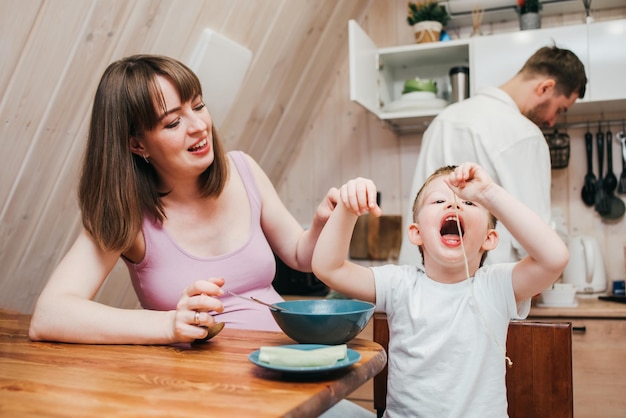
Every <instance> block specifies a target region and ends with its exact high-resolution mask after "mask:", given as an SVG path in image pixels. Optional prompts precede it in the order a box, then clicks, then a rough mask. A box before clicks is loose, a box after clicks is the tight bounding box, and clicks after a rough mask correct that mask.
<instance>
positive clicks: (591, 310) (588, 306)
mask: <svg viewBox="0 0 626 418" xmlns="http://www.w3.org/2000/svg"><path fill="white" fill-rule="evenodd" d="M577 299H578V306H577V307H574V308H569V307H566V308H560V307H559V308H540V307H538V306H536V304H535V303H534V302H533V306H532V308H531V309H530V314H529V315H528V318H529V319H531V318H546V317H548V318H596V319H601V318H605V319H626V303H618V302H608V301H604V300H599V299H598V297H597V296H578V297H577Z"/></svg>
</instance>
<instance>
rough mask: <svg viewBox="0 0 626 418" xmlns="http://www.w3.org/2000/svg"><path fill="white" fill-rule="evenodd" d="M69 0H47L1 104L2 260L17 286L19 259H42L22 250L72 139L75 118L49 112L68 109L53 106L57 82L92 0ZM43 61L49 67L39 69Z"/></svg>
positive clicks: (10, 298)
mask: <svg viewBox="0 0 626 418" xmlns="http://www.w3.org/2000/svg"><path fill="white" fill-rule="evenodd" d="M66 3H67V2H65V1H48V2H46V3H45V4H44V5H43V7H42V9H41V12H40V13H41V15H40V18H38V19H37V21H36V25H35V26H34V27H33V28H32V32H31V33H32V35H31V37H30V40H29V42H28V43H27V45H26V48H25V49H24V50H23V51H22V56H21V57H20V59H19V63H18V66H17V67H16V68H15V74H16V77H15V78H14V79H13V80H12V82H11V84H10V85H9V86H8V88H7V91H6V92H5V97H6V98H5V100H4V101H3V106H2V108H0V118H1V119H2V120H3V121H6V122H5V123H3V126H2V128H0V129H2V134H1V135H2V137H3V138H7V139H10V140H9V141H7V142H6V143H5V144H4V145H5V152H4V153H3V154H2V155H3V157H1V158H2V159H3V160H5V161H3V163H2V165H3V171H4V174H3V178H4V179H5V180H4V181H2V182H1V183H0V193H1V195H0V196H1V197H0V201H1V202H2V211H1V213H0V237H1V238H0V257H1V260H0V264H1V265H2V266H3V270H4V271H5V274H7V277H12V278H13V282H12V283H13V285H15V286H19V285H25V283H20V282H19V280H17V279H16V278H15V274H16V270H15V269H16V267H17V266H18V265H19V263H20V261H21V260H22V259H27V260H28V261H29V265H30V266H33V265H36V264H37V262H38V261H40V259H39V258H38V259H34V260H31V259H28V258H26V257H27V255H26V254H25V253H24V252H25V249H26V248H27V246H28V245H29V242H30V240H31V239H32V233H33V229H34V228H35V225H36V223H37V222H40V221H41V220H40V219H39V217H40V216H41V210H42V207H43V206H44V205H45V201H46V199H48V198H49V196H50V187H52V186H53V180H54V179H55V178H56V173H58V172H59V170H60V169H61V167H62V165H63V160H64V155H65V154H66V152H67V150H68V148H69V146H70V145H71V142H69V141H64V140H63V139H64V138H65V137H64V133H65V132H66V131H65V130H66V129H67V130H68V131H70V132H71V130H72V124H71V123H70V125H69V126H63V127H61V128H59V129H57V127H56V126H54V125H53V123H52V122H49V119H48V118H49V117H50V115H51V114H55V113H56V112H58V111H61V110H67V109H63V107H62V106H60V107H56V108H55V103H54V100H55V98H56V97H58V95H59V94H62V93H63V92H62V91H60V89H59V83H60V80H62V79H63V78H64V76H65V75H66V74H67V68H68V67H67V62H68V61H69V57H71V56H72V54H73V50H74V48H75V44H76V39H78V34H79V33H80V31H81V30H82V22H83V21H84V19H85V17H86V16H87V15H88V14H89V12H90V7H91V5H90V4H89V3H81V5H80V6H82V7H78V6H77V7H67V4H66ZM59 22H64V23H65V24H64V25H59ZM50 33H55V34H56V36H57V37H58V38H57V39H58V40H59V42H58V44H56V45H54V47H52V46H51V45H50V35H49V34H50ZM42 63H45V64H44V65H45V67H44V68H45V72H42V71H41V68H42ZM67 115H69V113H68V114H67ZM66 122H68V123H69V121H68V120H66ZM56 153H59V154H56ZM50 170H52V171H51V172H50ZM26 284H28V283H26ZM0 286H2V288H3V290H5V289H7V287H8V284H7V282H6V281H4V282H3V283H2V284H1V285H0ZM11 289H12V288H11V287H9V288H8V289H7V290H5V291H2V292H0V294H2V295H3V296H1V298H2V299H5V298H6V299H7V302H8V303H18V302H19V300H17V299H19V297H20V292H17V293H14V292H12V291H10V290H11ZM22 294H23V293H22Z"/></svg>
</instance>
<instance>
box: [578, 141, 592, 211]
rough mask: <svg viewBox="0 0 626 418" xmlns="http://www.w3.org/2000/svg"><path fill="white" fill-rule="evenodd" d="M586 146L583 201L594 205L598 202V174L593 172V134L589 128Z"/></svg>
mask: <svg viewBox="0 0 626 418" xmlns="http://www.w3.org/2000/svg"><path fill="white" fill-rule="evenodd" d="M585 147H586V149H587V174H586V175H585V183H584V185H583V188H582V190H581V193H580V194H581V196H582V198H583V202H585V205H587V206H593V205H594V203H595V202H596V176H595V174H593V161H592V155H593V135H592V134H591V132H589V129H587V132H586V133H585Z"/></svg>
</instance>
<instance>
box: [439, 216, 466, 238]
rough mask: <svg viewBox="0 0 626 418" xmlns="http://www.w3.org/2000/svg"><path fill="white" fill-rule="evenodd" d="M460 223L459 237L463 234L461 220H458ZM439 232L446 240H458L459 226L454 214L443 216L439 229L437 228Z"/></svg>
mask: <svg viewBox="0 0 626 418" xmlns="http://www.w3.org/2000/svg"><path fill="white" fill-rule="evenodd" d="M460 224H461V237H462V236H463V234H464V229H463V221H462V220H461V221H460ZM439 233H440V234H441V237H442V238H443V239H444V240H446V241H448V240H454V241H458V240H459V226H458V224H457V218H456V216H448V217H447V218H445V219H444V220H443V222H442V223H441V229H440V230H439Z"/></svg>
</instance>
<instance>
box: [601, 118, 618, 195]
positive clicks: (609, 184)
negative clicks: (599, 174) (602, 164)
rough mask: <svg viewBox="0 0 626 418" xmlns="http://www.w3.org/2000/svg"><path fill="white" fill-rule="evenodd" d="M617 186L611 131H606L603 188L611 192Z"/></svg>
mask: <svg viewBox="0 0 626 418" xmlns="http://www.w3.org/2000/svg"><path fill="white" fill-rule="evenodd" d="M616 187H617V176H615V173H613V133H612V132H611V130H610V129H609V130H607V131H606V176H605V177H604V190H606V192H607V193H609V194H611V193H613V191H615V188H616Z"/></svg>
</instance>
